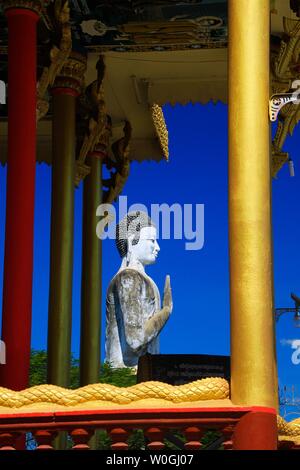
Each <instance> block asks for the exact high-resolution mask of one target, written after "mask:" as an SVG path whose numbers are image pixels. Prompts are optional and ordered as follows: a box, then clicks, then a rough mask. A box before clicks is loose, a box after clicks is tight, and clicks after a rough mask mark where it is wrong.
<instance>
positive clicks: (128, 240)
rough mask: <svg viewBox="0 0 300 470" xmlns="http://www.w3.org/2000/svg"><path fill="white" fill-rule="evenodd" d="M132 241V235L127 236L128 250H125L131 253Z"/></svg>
mask: <svg viewBox="0 0 300 470" xmlns="http://www.w3.org/2000/svg"><path fill="white" fill-rule="evenodd" d="M133 240H134V235H133V234H131V235H129V236H128V239H127V243H128V249H127V251H128V252H131V251H132V242H133Z"/></svg>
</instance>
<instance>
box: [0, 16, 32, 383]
mask: <svg viewBox="0 0 300 470" xmlns="http://www.w3.org/2000/svg"><path fill="white" fill-rule="evenodd" d="M6 17H7V20H8V95H9V96H8V163H7V192H6V229H5V258H4V285H3V310H2V340H3V341H4V342H5V344H6V364H5V365H0V385H1V386H4V387H7V388H11V389H13V390H21V389H23V388H26V387H27V385H28V375H29V361H30V337H31V304H32V268H33V224H34V180H35V160H36V155H35V153H36V24H37V21H38V19H39V15H38V13H37V12H36V11H33V10H30V9H26V8H9V9H7V10H6Z"/></svg>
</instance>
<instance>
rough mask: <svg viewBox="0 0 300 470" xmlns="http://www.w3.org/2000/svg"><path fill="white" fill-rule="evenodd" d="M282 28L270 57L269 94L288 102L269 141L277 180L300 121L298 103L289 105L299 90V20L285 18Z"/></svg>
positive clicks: (282, 109) (274, 175) (286, 159)
mask: <svg viewBox="0 0 300 470" xmlns="http://www.w3.org/2000/svg"><path fill="white" fill-rule="evenodd" d="M283 28H284V34H283V37H282V39H281V42H280V48H279V51H278V52H276V51H275V52H274V51H273V52H272V55H271V74H272V75H271V77H272V82H271V83H272V93H273V94H278V96H280V95H281V96H282V98H281V100H282V101H284V99H286V101H287V104H286V105H285V106H283V107H282V108H281V110H280V112H279V116H278V125H277V129H276V134H275V137H274V139H273V141H272V176H273V177H276V175H277V173H278V172H279V170H280V169H281V168H282V166H283V165H284V164H285V163H286V162H287V161H288V160H289V154H288V153H287V152H285V151H284V150H283V146H284V143H285V140H286V138H287V136H288V135H292V134H293V131H294V129H295V127H296V125H297V123H298V121H299V120H300V106H299V103H298V102H297V101H296V102H288V101H289V100H290V99H291V97H292V96H293V92H295V91H296V90H297V88H300V60H299V55H300V20H299V19H292V18H286V17H284V18H283ZM297 80H299V82H298V83H297ZM294 96H295V95H294ZM285 97H286V98H285Z"/></svg>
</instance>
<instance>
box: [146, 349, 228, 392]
mask: <svg viewBox="0 0 300 470" xmlns="http://www.w3.org/2000/svg"><path fill="white" fill-rule="evenodd" d="M206 377H223V378H225V379H226V380H230V357H229V356H210V355H206V354H146V355H145V356H142V357H140V359H139V363H138V371H137V381H138V383H139V382H146V381H148V380H156V381H159V382H165V383H168V384H171V385H182V384H185V383H189V382H193V381H194V380H199V379H204V378H206Z"/></svg>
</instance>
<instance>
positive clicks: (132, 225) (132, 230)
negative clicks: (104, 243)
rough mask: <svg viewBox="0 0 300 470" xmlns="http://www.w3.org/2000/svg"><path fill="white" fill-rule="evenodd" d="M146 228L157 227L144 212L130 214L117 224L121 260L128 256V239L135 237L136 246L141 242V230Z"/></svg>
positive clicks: (133, 242) (117, 241) (134, 243)
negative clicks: (131, 236)
mask: <svg viewBox="0 0 300 470" xmlns="http://www.w3.org/2000/svg"><path fill="white" fill-rule="evenodd" d="M145 227H155V225H154V223H153V222H152V220H151V219H150V217H149V216H148V214H146V212H142V211H133V212H128V214H126V216H125V217H124V218H123V219H122V220H121V221H120V222H119V223H118V224H117V227H116V245H117V249H118V252H119V254H120V256H121V258H123V257H124V256H126V255H127V251H128V237H129V236H130V235H134V239H133V241H132V244H133V245H136V244H137V243H138V242H139V239H140V234H141V230H142V228H145Z"/></svg>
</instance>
